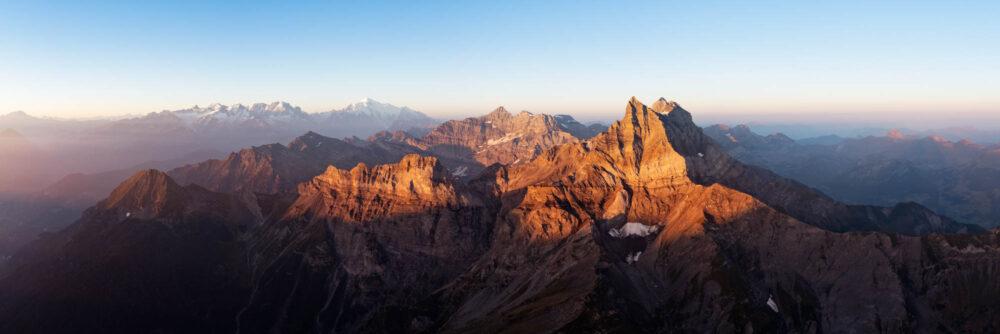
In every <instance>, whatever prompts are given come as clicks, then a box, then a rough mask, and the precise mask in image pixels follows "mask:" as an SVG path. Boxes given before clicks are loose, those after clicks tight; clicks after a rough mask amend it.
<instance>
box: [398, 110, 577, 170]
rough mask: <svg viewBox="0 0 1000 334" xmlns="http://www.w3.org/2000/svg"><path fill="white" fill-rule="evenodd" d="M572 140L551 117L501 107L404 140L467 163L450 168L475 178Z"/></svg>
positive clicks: (522, 161) (524, 160) (525, 160)
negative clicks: (488, 169) (491, 167)
mask: <svg viewBox="0 0 1000 334" xmlns="http://www.w3.org/2000/svg"><path fill="white" fill-rule="evenodd" d="M575 141H577V138H576V137H574V136H573V135H571V134H570V133H569V132H566V131H564V130H563V128H562V127H561V126H560V122H559V121H558V120H557V119H556V118H555V117H553V116H549V115H544V114H540V115H534V114H532V113H529V112H526V111H522V112H520V113H518V114H517V115H516V116H515V115H511V114H510V112H508V111H507V110H506V109H504V108H503V107H500V108H497V109H496V110H493V112H490V113H489V114H487V115H485V116H481V117H477V118H467V119H464V120H461V121H448V122H445V123H444V124H441V125H440V126H438V127H437V128H436V129H434V131H431V132H430V133H429V134H427V136H424V137H422V138H410V139H407V140H406V142H407V143H409V144H410V145H413V146H415V147H418V148H420V149H423V150H426V151H427V152H429V153H430V154H433V155H435V156H439V157H442V158H450V159H455V160H466V161H468V163H466V164H463V165H461V166H456V167H452V168H454V169H453V170H455V171H456V172H455V174H456V175H459V176H472V175H475V174H476V173H478V172H479V171H480V170H482V168H483V167H484V166H489V165H492V164H495V163H499V164H504V165H517V164H521V163H525V162H528V161H529V160H531V159H532V158H534V157H535V156H536V155H538V154H539V153H541V152H543V151H544V150H546V149H548V148H550V147H552V146H555V145H560V144H565V143H571V142H575ZM463 167H464V168H463Z"/></svg>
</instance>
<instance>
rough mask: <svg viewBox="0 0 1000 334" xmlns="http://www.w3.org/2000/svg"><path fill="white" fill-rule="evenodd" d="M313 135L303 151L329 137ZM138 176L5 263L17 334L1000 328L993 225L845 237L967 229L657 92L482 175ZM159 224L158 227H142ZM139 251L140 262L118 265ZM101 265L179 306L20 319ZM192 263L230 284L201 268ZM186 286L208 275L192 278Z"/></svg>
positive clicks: (7, 299)
mask: <svg viewBox="0 0 1000 334" xmlns="http://www.w3.org/2000/svg"><path fill="white" fill-rule="evenodd" d="M507 116H510V115H509V114H508V115H507ZM507 116H503V114H502V113H500V114H499V115H497V117H507ZM510 117H513V116H510ZM399 138H400V140H409V139H407V138H405V137H399ZM484 138H485V137H484ZM307 139H308V138H307ZM306 141H307V140H303V142H302V143H300V145H292V146H294V147H299V148H300V151H307V150H309V149H310V148H316V147H318V146H319V147H322V146H324V145H327V144H322V145H319V144H311V143H308V142H306ZM395 143H397V144H398V143H399V141H395ZM347 144H348V145H353V144H351V143H347ZM390 144H392V142H388V141H387V142H384V143H381V144H379V145H390ZM352 147H358V146H356V145H355V146H352ZM428 150H432V148H430V147H429V148H428ZM310 155H311V156H316V155H317V154H310ZM134 179H135V180H132V181H131V182H128V183H126V184H123V185H122V186H120V187H119V189H117V190H115V192H113V193H112V195H111V196H110V197H109V198H108V199H107V200H106V201H104V202H102V203H101V204H99V205H98V206H97V207H95V208H93V209H91V210H90V211H88V214H87V215H85V217H84V218H83V219H81V221H80V222H78V223H77V224H75V226H74V228H72V229H70V230H67V231H66V232H64V233H62V234H60V235H59V236H57V237H54V238H49V239H43V240H40V241H38V242H37V243H36V244H35V245H34V247H35V248H34V249H39V250H40V251H38V252H37V253H36V254H33V256H27V257H25V258H24V260H23V261H22V262H20V263H21V264H20V265H19V267H18V268H17V269H15V270H13V271H11V272H10V273H7V274H4V275H2V276H0V286H3V287H5V289H7V290H4V294H3V295H2V298H0V317H2V318H0V320H5V321H0V326H6V327H4V328H0V329H10V330H21V331H24V330H35V331H38V330H48V332H53V331H54V332H60V331H62V332H68V331H69V330H67V329H68V328H74V329H76V330H77V331H81V330H83V331H86V330H87V329H92V328H93V329H95V330H96V328H100V329H103V330H105V331H110V332H135V331H155V330H160V331H168V332H180V331H185V330H188V329H190V328H186V327H177V326H179V325H172V324H175V323H179V322H175V321H180V320H184V321H190V322H188V323H193V324H195V325H194V326H200V327H198V328H199V329H202V330H204V329H205V328H209V329H210V330H204V331H206V332H208V331H217V332H218V331H226V332H238V333H269V332H296V333H297V332H449V333H450V332H557V331H561V332H581V331H584V332H612V331H622V332H671V331H681V332H737V331H741V332H749V331H756V332H760V331H763V332H803V333H815V332H841V331H857V332H873V331H885V332H931V331H954V332H961V331H973V332H991V331H995V330H996V329H998V328H1000V320H998V319H997V318H996V317H995V316H994V315H993V313H994V312H992V311H993V310H995V309H996V307H997V305H996V300H1000V299H998V298H1000V289H997V288H996V284H995V283H994V282H995V281H996V279H997V278H1000V271H998V269H1000V235H998V234H997V232H991V233H982V234H955V235H938V234H932V235H929V236H924V237H907V236H901V235H899V234H897V233H886V232H847V233H838V232H836V231H838V230H837V229H846V230H852V229H853V230H857V229H862V230H863V229H865V228H868V227H872V226H874V227H873V228H878V229H890V230H891V229H900V230H904V231H916V232H919V233H922V232H923V231H926V230H919V229H920V228H924V227H928V226H929V228H932V229H947V228H951V227H949V226H951V225H949V224H952V223H953V222H949V221H948V220H946V219H944V218H942V217H939V216H937V215H934V214H933V213H931V212H929V211H926V209H923V208H922V207H919V206H916V205H913V204H901V205H899V206H897V207H894V208H891V209H886V208H875V207H852V206H847V205H843V204H840V203H837V202H834V201H832V200H829V199H827V198H825V197H823V196H822V195H819V194H817V193H814V192H811V191H810V190H809V189H808V188H804V187H801V186H800V185H798V184H796V183H793V182H792V181H788V180H785V179H782V178H779V177H777V176H775V175H773V174H769V173H767V172H766V171H763V170H758V169H754V168H752V167H747V166H744V165H742V164H740V163H738V162H736V161H735V160H733V159H732V158H729V156H728V155H726V154H725V152H724V151H723V150H722V148H721V147H718V145H715V144H714V142H713V141H712V140H711V139H709V138H708V137H707V136H705V135H704V134H703V133H702V132H701V130H700V129H699V128H698V127H696V126H694V123H693V122H691V115H690V114H689V113H688V112H687V111H685V110H684V109H683V108H681V107H680V106H679V105H677V104H676V103H673V102H668V101H666V100H662V99H661V100H660V101H658V102H657V103H655V104H653V105H652V106H645V105H643V104H642V103H640V102H639V101H638V100H636V99H634V98H633V99H632V100H631V101H629V103H628V105H627V107H626V112H625V116H624V117H623V118H622V119H621V120H619V121H617V122H615V123H614V124H612V125H611V126H610V127H609V128H608V130H607V131H606V132H603V133H601V134H598V135H597V136H595V137H593V138H590V139H587V140H583V141H576V142H571V143H566V144H561V145H556V146H553V147H552V148H549V149H546V150H543V151H542V152H541V154H539V155H538V156H537V157H535V158H534V159H533V160H531V161H529V162H525V163H519V164H516V165H513V166H503V165H492V166H490V167H488V168H485V169H484V170H483V172H482V173H480V174H479V175H478V176H477V177H476V178H474V179H471V180H469V181H468V182H459V181H458V180H459V177H458V176H456V175H454V174H453V173H451V172H450V171H449V168H446V167H445V165H444V164H443V163H442V162H441V160H439V159H438V158H434V157H426V156H420V155H405V156H403V157H401V158H400V159H399V160H398V162H394V163H390V164H382V165H377V166H374V167H369V165H368V164H357V165H355V166H353V167H352V168H350V169H348V168H341V167H337V166H328V167H326V168H325V171H320V172H317V173H316V175H314V176H313V177H311V178H310V179H309V180H306V181H305V182H302V183H299V184H298V186H297V188H296V191H295V192H294V193H288V194H278V195H256V196H252V195H247V194H240V195H237V194H220V193H214V192H210V191H207V190H204V189H202V188H200V187H198V186H188V187H182V186H180V185H179V184H176V183H173V181H171V179H170V178H169V177H167V176H166V175H163V174H162V173H156V172H147V173H145V174H142V175H138V176H137V177H135V178H134ZM772 192H775V193H772ZM122 215H124V216H122ZM132 215H136V216H135V218H133V216H132ZM925 223H926V224H925ZM880 224H881V225H880ZM894 224H895V225H894ZM148 227H156V228H157V229H158V230H157V231H163V232H157V234H154V233H153V232H148V233H147V232H143V233H139V232H134V231H137V230H136V229H140V230H141V231H144V230H142V229H145V228H148ZM210 227H211V228H210ZM106 231H111V232H106ZM116 231H126V232H116ZM128 231H133V232H128ZM116 233H122V234H121V235H122V236H123V237H122V238H121V239H119V238H108V237H106V236H108V235H118V234H116ZM97 236H103V237H102V238H99V237H97ZM80 240H90V241H80ZM148 240H154V242H152V243H150V242H149V241H148ZM195 244H197V245H201V246H195ZM67 245H79V246H74V247H70V246H67ZM199 247H201V248H199ZM206 247H208V248H206ZM212 247H216V248H212ZM155 249H163V250H166V251H164V252H161V253H160V254H150V253H151V252H152V250H155ZM171 250H176V252H178V253H171ZM180 250H186V251H184V252H181V251H180ZM187 252H192V253H195V252H197V253H201V254H203V256H195V255H194V254H189V253H187ZM91 254H98V258H97V259H98V260H93V259H91V258H90V256H91ZM120 254H129V255H128V258H129V259H132V260H130V261H133V260H134V261H135V262H129V261H117V262H116V261H112V260H105V259H117V257H116V256H124V255H120ZM132 254H135V255H132ZM29 255H32V254H29ZM165 255H172V256H169V257H164V256H165ZM132 256H135V258H133V257H132ZM143 257H150V258H151V259H152V262H138V259H141V258H143ZM174 258H176V259H177V260H174V262H170V261H168V260H167V259H174ZM88 261H97V262H88ZM103 261H111V262H103ZM150 263H152V264H153V265H151V264H150ZM93 268H98V269H100V270H102V271H101V272H103V271H107V272H108V274H107V275H111V276H110V280H105V281H101V282H116V283H120V284H121V285H116V286H115V291H114V293H118V294H124V295H120V296H119V295H115V296H117V297H114V298H110V299H100V298H98V299H99V300H106V304H100V305H99V306H102V307H103V308H100V309H101V310H105V309H107V310H114V311H118V310H120V309H123V308H126V306H127V305H134V304H135V303H146V304H148V300H155V299H150V298H153V297H150V296H149V295H147V293H152V292H149V291H154V292H156V293H160V292H162V293H166V294H169V296H168V297H167V298H165V299H162V300H160V301H161V302H162V303H165V304H163V305H161V304H159V303H158V304H157V306H155V308H154V306H147V307H150V308H153V309H149V308H139V309H136V310H135V312H137V313H140V312H141V314H142V315H143V317H138V316H137V318H136V319H140V320H137V322H135V323H133V322H119V323H110V324H109V323H100V322H91V321H93V320H86V319H115V316H113V315H108V314H105V313H101V312H105V311H94V312H96V313H93V314H89V313H88V314H87V316H88V317H87V318H72V319H70V320H69V321H67V322H59V323H55V322H44V321H33V320H39V318H37V317H36V318H31V317H28V318H24V319H26V320H21V319H22V318H19V317H21V316H23V315H25V314H28V315H31V314H36V315H37V314H53V313H51V312H57V313H64V312H69V311H68V310H67V309H65V308H61V307H63V306H61V305H64V304H60V303H59V302H51V303H35V302H31V301H37V300H46V298H55V297H57V296H60V295H61V294H63V293H68V292H65V291H62V290H58V289H57V287H59V286H63V287H71V288H72V289H74V290H78V291H76V292H73V293H75V294H79V296H81V297H80V298H84V297H92V298H96V297H95V296H98V295H101V294H108V293H109V292H108V290H109V289H111V288H108V287H107V286H105V285H96V284H97V283H96V282H98V280H97V279H96V278H94V279H84V280H82V281H79V282H78V281H73V280H72V279H70V278H69V277H74V278H75V277H77V276H80V275H84V276H80V277H84V278H87V277H97V276H86V275H85V273H91V271H90V270H93ZM134 271H141V272H142V273H144V274H143V275H138V276H132V275H131V273H132V272H134ZM196 271H200V272H203V273H204V272H208V273H212V274H211V275H202V276H193V274H192V276H188V273H193V272H196ZM48 272H53V273H58V274H59V275H50V274H48ZM94 272H99V271H94ZM92 275H96V274H92ZM161 276H162V277H170V278H173V279H174V280H177V281H178V282H185V283H184V284H175V285H170V283H165V282H162V281H160V280H157V279H153V278H154V277H161ZM45 277H50V278H48V279H45ZM51 277H61V278H58V279H52V278H51ZM139 278H142V279H149V281H148V282H146V281H141V280H138V279H139ZM164 284H165V285H164ZM188 284H190V285H193V286H194V287H196V288H197V289H192V290H191V291H182V290H181V289H180V288H179V287H182V286H188ZM161 286H166V287H170V288H167V289H164V290H160V289H163V288H160V287H161ZM220 286H224V287H226V288H224V289H218V290H212V289H211V288H216V287H220ZM174 287H177V288H176V289H175V288H174ZM62 289H63V290H65V289H66V288H62ZM50 290H51V291H57V292H58V293H56V294H53V295H49V294H48V292H47V291H50ZM191 293H194V294H196V295H189V294H191ZM74 296H76V295H74ZM81 300H83V299H81ZM192 303H193V304H192ZM199 303H200V304H199ZM87 305H92V304H87ZM123 305H126V306H123ZM144 305H145V304H144ZM190 305H198V306H197V307H191V306H190ZM185 307H187V308H185ZM108 312H111V311H108ZM126 314H129V315H131V313H127V312H126ZM93 317H97V318H93ZM71 325H76V326H77V327H68V326H71Z"/></svg>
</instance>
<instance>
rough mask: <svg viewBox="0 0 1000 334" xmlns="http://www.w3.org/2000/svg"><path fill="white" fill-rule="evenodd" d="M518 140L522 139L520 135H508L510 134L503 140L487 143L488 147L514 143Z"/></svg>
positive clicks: (491, 140)
mask: <svg viewBox="0 0 1000 334" xmlns="http://www.w3.org/2000/svg"><path fill="white" fill-rule="evenodd" d="M518 138H521V134H520V133H508V134H506V135H504V136H503V138H500V139H490V140H488V141H487V142H486V145H489V146H493V145H498V144H503V143H508V142H512V141H514V139H518Z"/></svg>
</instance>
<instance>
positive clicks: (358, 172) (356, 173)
mask: <svg viewBox="0 0 1000 334" xmlns="http://www.w3.org/2000/svg"><path fill="white" fill-rule="evenodd" d="M492 218H493V213H492V210H491V209H490V208H489V207H488V206H487V205H485V203H483V202H482V201H481V199H480V198H479V196H478V195H476V194H475V193H473V192H472V191H471V190H469V189H468V188H467V187H466V186H465V185H463V184H461V183H457V182H456V178H455V177H454V176H452V175H451V174H450V173H448V171H447V169H446V168H444V167H443V166H442V165H441V164H440V163H439V162H438V161H437V159H435V158H431V157H420V156H417V155H408V156H406V157H404V158H403V159H402V160H401V161H400V162H399V163H396V164H390V165H381V166H376V167H373V168H369V167H367V166H365V165H363V164H361V165H358V166H357V167H354V168H353V169H351V170H341V169H337V168H335V167H330V168H329V169H328V170H327V171H326V172H325V173H323V174H322V175H319V176H317V177H316V178H314V179H313V180H312V181H310V182H307V183H303V184H302V185H300V186H299V190H298V199H297V200H295V202H294V203H292V204H291V205H290V207H289V208H288V209H287V210H286V211H285V213H284V215H283V216H281V217H280V218H279V219H277V220H276V221H275V222H273V223H268V224H266V225H265V226H264V227H263V228H262V229H261V230H260V231H259V232H258V233H257V235H256V236H255V237H254V238H253V239H252V240H251V242H250V244H251V248H250V251H249V252H250V253H249V255H248V256H249V257H250V258H252V259H253V263H252V269H251V273H252V276H251V278H252V282H253V291H254V292H253V294H252V295H251V298H250V302H249V304H247V305H246V306H245V307H244V309H243V311H241V312H240V316H239V317H238V319H237V320H238V324H239V326H240V327H239V328H240V329H241V332H252V333H258V332H260V333H264V332H270V331H277V332H306V331H319V332H345V331H346V332H356V331H359V330H361V329H365V328H369V327H372V326H375V327H380V326H386V327H389V328H394V327H397V326H401V325H402V324H405V325H406V326H409V325H411V324H413V325H414V326H420V325H421V324H420V323H418V322H413V323H411V322H410V319H401V318H397V317H391V318H376V315H377V314H379V313H389V314H393V313H392V312H393V310H396V309H400V308H403V307H407V306H411V305H414V304H415V303H416V302H417V301H419V300H421V299H422V298H423V297H425V296H427V295H429V294H430V293H431V292H433V291H435V290H437V289H439V288H440V287H442V286H444V285H445V284H446V283H448V282H449V281H451V280H452V279H454V278H455V277H457V276H458V275H459V274H460V273H461V272H463V271H465V270H466V269H468V267H469V266H470V265H471V264H472V262H473V261H475V260H476V259H477V258H478V257H479V255H480V254H482V253H483V251H485V249H486V247H487V245H488V244H489V235H490V233H491V231H492Z"/></svg>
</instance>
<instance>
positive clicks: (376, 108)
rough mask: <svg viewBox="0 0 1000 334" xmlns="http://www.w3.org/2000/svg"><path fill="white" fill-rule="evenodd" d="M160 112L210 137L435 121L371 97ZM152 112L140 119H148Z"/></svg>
mask: <svg viewBox="0 0 1000 334" xmlns="http://www.w3.org/2000/svg"><path fill="white" fill-rule="evenodd" d="M162 113H167V114H170V115H172V116H175V117H176V119H177V120H179V121H180V122H182V123H183V124H184V125H185V126H186V127H188V128H189V129H191V130H192V131H194V132H196V133H198V134H201V135H209V136H211V135H233V134H237V133H245V132H244V131H253V133H254V134H270V135H286V134H290V135H298V134H300V133H302V132H304V131H315V132H318V133H322V134H324V135H329V136H333V137H349V136H369V135H371V134H374V133H376V132H378V131H383V130H403V129H406V128H408V127H426V126H428V125H434V124H437V122H435V121H434V120H433V119H432V118H430V117H428V116H427V115H425V114H423V113H421V112H419V111H416V110H413V109H410V108H408V107H397V106H394V105H392V104H388V103H382V102H378V101H375V100H373V99H364V100H362V101H360V102H357V103H353V104H350V105H348V106H346V107H344V108H342V109H334V110H331V111H327V112H321V113H307V112H304V111H302V108H300V107H297V106H293V105H291V104H290V103H288V102H273V103H270V104H265V103H255V104H252V105H249V106H248V105H243V104H234V105H229V106H227V105H223V104H218V103H216V104H212V105H210V106H208V107H199V106H194V107H192V108H188V109H181V110H172V111H164V112H162ZM154 114H155V113H154ZM154 114H150V115H147V116H144V117H142V118H147V119H148V118H150V116H151V115H154ZM160 117H163V115H160ZM140 119H141V118H140ZM135 120H136V119H131V120H123V122H124V123H128V122H134V121H135Z"/></svg>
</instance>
